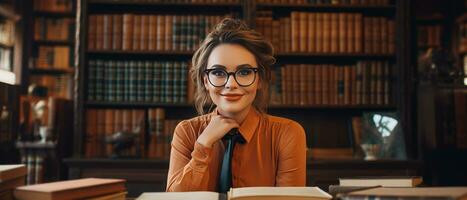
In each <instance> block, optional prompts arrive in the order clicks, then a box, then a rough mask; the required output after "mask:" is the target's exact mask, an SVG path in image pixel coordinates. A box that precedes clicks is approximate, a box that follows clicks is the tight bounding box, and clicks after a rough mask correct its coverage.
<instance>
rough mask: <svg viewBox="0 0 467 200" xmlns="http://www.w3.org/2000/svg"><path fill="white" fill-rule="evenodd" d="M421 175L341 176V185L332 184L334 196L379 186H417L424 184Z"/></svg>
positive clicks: (330, 189)
mask: <svg viewBox="0 0 467 200" xmlns="http://www.w3.org/2000/svg"><path fill="white" fill-rule="evenodd" d="M422 182H423V179H422V177H420V176H367V177H351V178H340V179H339V185H330V186H329V193H330V194H331V195H332V196H336V195H337V194H343V193H349V192H353V191H359V190H366V189H372V188H377V187H417V186H419V185H420V184H422Z"/></svg>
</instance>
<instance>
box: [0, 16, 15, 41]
mask: <svg viewBox="0 0 467 200" xmlns="http://www.w3.org/2000/svg"><path fill="white" fill-rule="evenodd" d="M14 38H15V22H14V21H12V20H0V43H1V44H5V45H12V44H13V41H14Z"/></svg>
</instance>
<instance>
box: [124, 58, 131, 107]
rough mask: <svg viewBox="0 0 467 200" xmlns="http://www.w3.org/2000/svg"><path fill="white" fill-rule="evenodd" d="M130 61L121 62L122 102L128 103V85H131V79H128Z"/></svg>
mask: <svg viewBox="0 0 467 200" xmlns="http://www.w3.org/2000/svg"><path fill="white" fill-rule="evenodd" d="M130 71H131V70H130V61H128V60H126V61H124V62H123V73H124V74H125V75H124V78H123V79H124V80H123V97H124V98H123V100H124V101H130V85H131V78H130V75H131V74H130Z"/></svg>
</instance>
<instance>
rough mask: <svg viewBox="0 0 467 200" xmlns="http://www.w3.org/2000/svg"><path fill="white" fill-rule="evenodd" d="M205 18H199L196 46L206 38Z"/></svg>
mask: <svg viewBox="0 0 467 200" xmlns="http://www.w3.org/2000/svg"><path fill="white" fill-rule="evenodd" d="M206 26H207V23H206V16H200V19H199V23H198V40H197V41H196V44H197V45H198V44H199V43H200V42H201V41H202V40H204V38H205V37H206Z"/></svg>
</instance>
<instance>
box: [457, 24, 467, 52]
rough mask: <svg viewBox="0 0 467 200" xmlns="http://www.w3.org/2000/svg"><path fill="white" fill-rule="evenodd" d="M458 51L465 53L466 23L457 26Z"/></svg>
mask: <svg viewBox="0 0 467 200" xmlns="http://www.w3.org/2000/svg"><path fill="white" fill-rule="evenodd" d="M458 26H459V36H458V37H459V51H460V52H466V51H467V22H463V23H460V24H459V25H458Z"/></svg>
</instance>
